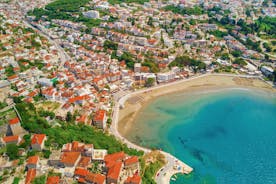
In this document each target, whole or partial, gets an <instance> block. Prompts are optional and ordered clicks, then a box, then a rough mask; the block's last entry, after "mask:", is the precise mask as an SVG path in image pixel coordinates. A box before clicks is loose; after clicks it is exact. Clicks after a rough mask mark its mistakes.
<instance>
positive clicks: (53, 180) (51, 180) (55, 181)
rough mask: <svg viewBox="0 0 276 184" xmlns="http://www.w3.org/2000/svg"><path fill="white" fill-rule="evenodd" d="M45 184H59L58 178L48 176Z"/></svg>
mask: <svg viewBox="0 0 276 184" xmlns="http://www.w3.org/2000/svg"><path fill="white" fill-rule="evenodd" d="M46 184H59V176H49V177H48V179H47V182H46Z"/></svg>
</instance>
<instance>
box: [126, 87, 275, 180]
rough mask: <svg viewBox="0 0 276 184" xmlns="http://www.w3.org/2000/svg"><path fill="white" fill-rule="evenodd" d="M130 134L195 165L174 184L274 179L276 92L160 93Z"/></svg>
mask: <svg viewBox="0 0 276 184" xmlns="http://www.w3.org/2000/svg"><path fill="white" fill-rule="evenodd" d="M126 137H127V138H128V139H129V140H130V141H133V142H135V143H137V144H139V145H141V146H145V147H148V148H153V149H162V150H164V151H167V152H169V153H171V154H173V155H174V156H176V157H177V158H178V159H180V160H182V161H183V162H185V163H186V164H188V165H190V166H191V167H193V169H194V171H193V172H192V173H191V174H189V175H182V174H177V175H175V176H173V178H175V179H176V180H175V181H174V180H171V182H170V183H171V184H275V183H276V94H275V93H274V94H273V93H269V92H264V91H262V90H252V89H244V88H231V89H215V90H207V91H200V90H199V91H196V92H189V93H185V92H181V93H174V94H169V95H166V96H160V97H158V98H156V99H154V100H153V101H152V102H150V103H149V104H148V105H147V106H145V107H143V109H142V110H141V111H140V112H139V113H138V116H137V118H136V120H135V122H134V126H133V127H132V129H131V130H130V131H129V132H128V134H127V135H126Z"/></svg>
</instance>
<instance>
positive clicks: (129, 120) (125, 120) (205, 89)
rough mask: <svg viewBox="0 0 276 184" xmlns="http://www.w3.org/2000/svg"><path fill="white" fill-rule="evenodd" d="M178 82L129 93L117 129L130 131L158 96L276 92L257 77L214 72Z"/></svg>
mask: <svg viewBox="0 0 276 184" xmlns="http://www.w3.org/2000/svg"><path fill="white" fill-rule="evenodd" d="M177 82H180V83H176V84H172V85H171V86H170V88H166V86H160V88H158V89H151V88H149V90H148V91H146V92H140V93H137V94H134V95H131V96H130V97H129V98H128V99H127V100H126V101H125V102H124V108H123V109H121V110H120V114H119V122H118V131H119V133H120V134H121V135H122V136H124V137H125V136H126V137H127V135H129V133H131V127H133V125H134V124H135V121H136V119H137V115H138V114H139V113H140V112H141V111H142V110H143V109H144V108H145V107H147V106H148V104H150V103H151V102H152V101H154V100H155V99H156V98H158V97H160V96H165V95H169V94H177V93H179V94H181V93H194V92H196V93H197V92H200V93H209V92H210V91H211V92H212V91H221V90H227V89H235V88H236V89H251V90H261V91H266V92H276V89H274V88H273V87H272V86H270V85H269V84H267V83H266V82H264V81H262V80H261V79H257V78H245V77H239V76H237V75H236V76H220V75H216V74H211V75H206V76H204V77H200V78H195V79H191V80H189V81H187V80H183V81H177ZM137 96H139V98H140V99H141V100H140V101H137V102H131V99H133V98H137Z"/></svg>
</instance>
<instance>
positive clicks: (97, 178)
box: [85, 173, 105, 184]
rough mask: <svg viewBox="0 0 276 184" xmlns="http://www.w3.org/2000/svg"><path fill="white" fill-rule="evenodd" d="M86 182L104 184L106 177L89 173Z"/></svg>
mask: <svg viewBox="0 0 276 184" xmlns="http://www.w3.org/2000/svg"><path fill="white" fill-rule="evenodd" d="M85 180H86V181H88V182H90V183H94V184H103V183H104V182H105V176H104V175H102V174H94V173H88V175H87V176H86V178H85Z"/></svg>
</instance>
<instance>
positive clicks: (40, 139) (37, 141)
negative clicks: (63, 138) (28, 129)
mask: <svg viewBox="0 0 276 184" xmlns="http://www.w3.org/2000/svg"><path fill="white" fill-rule="evenodd" d="M46 139H47V138H46V135H45V134H34V135H33V137H32V140H31V147H32V149H33V150H36V151H42V150H43V149H44V143H45V141H46Z"/></svg>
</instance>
